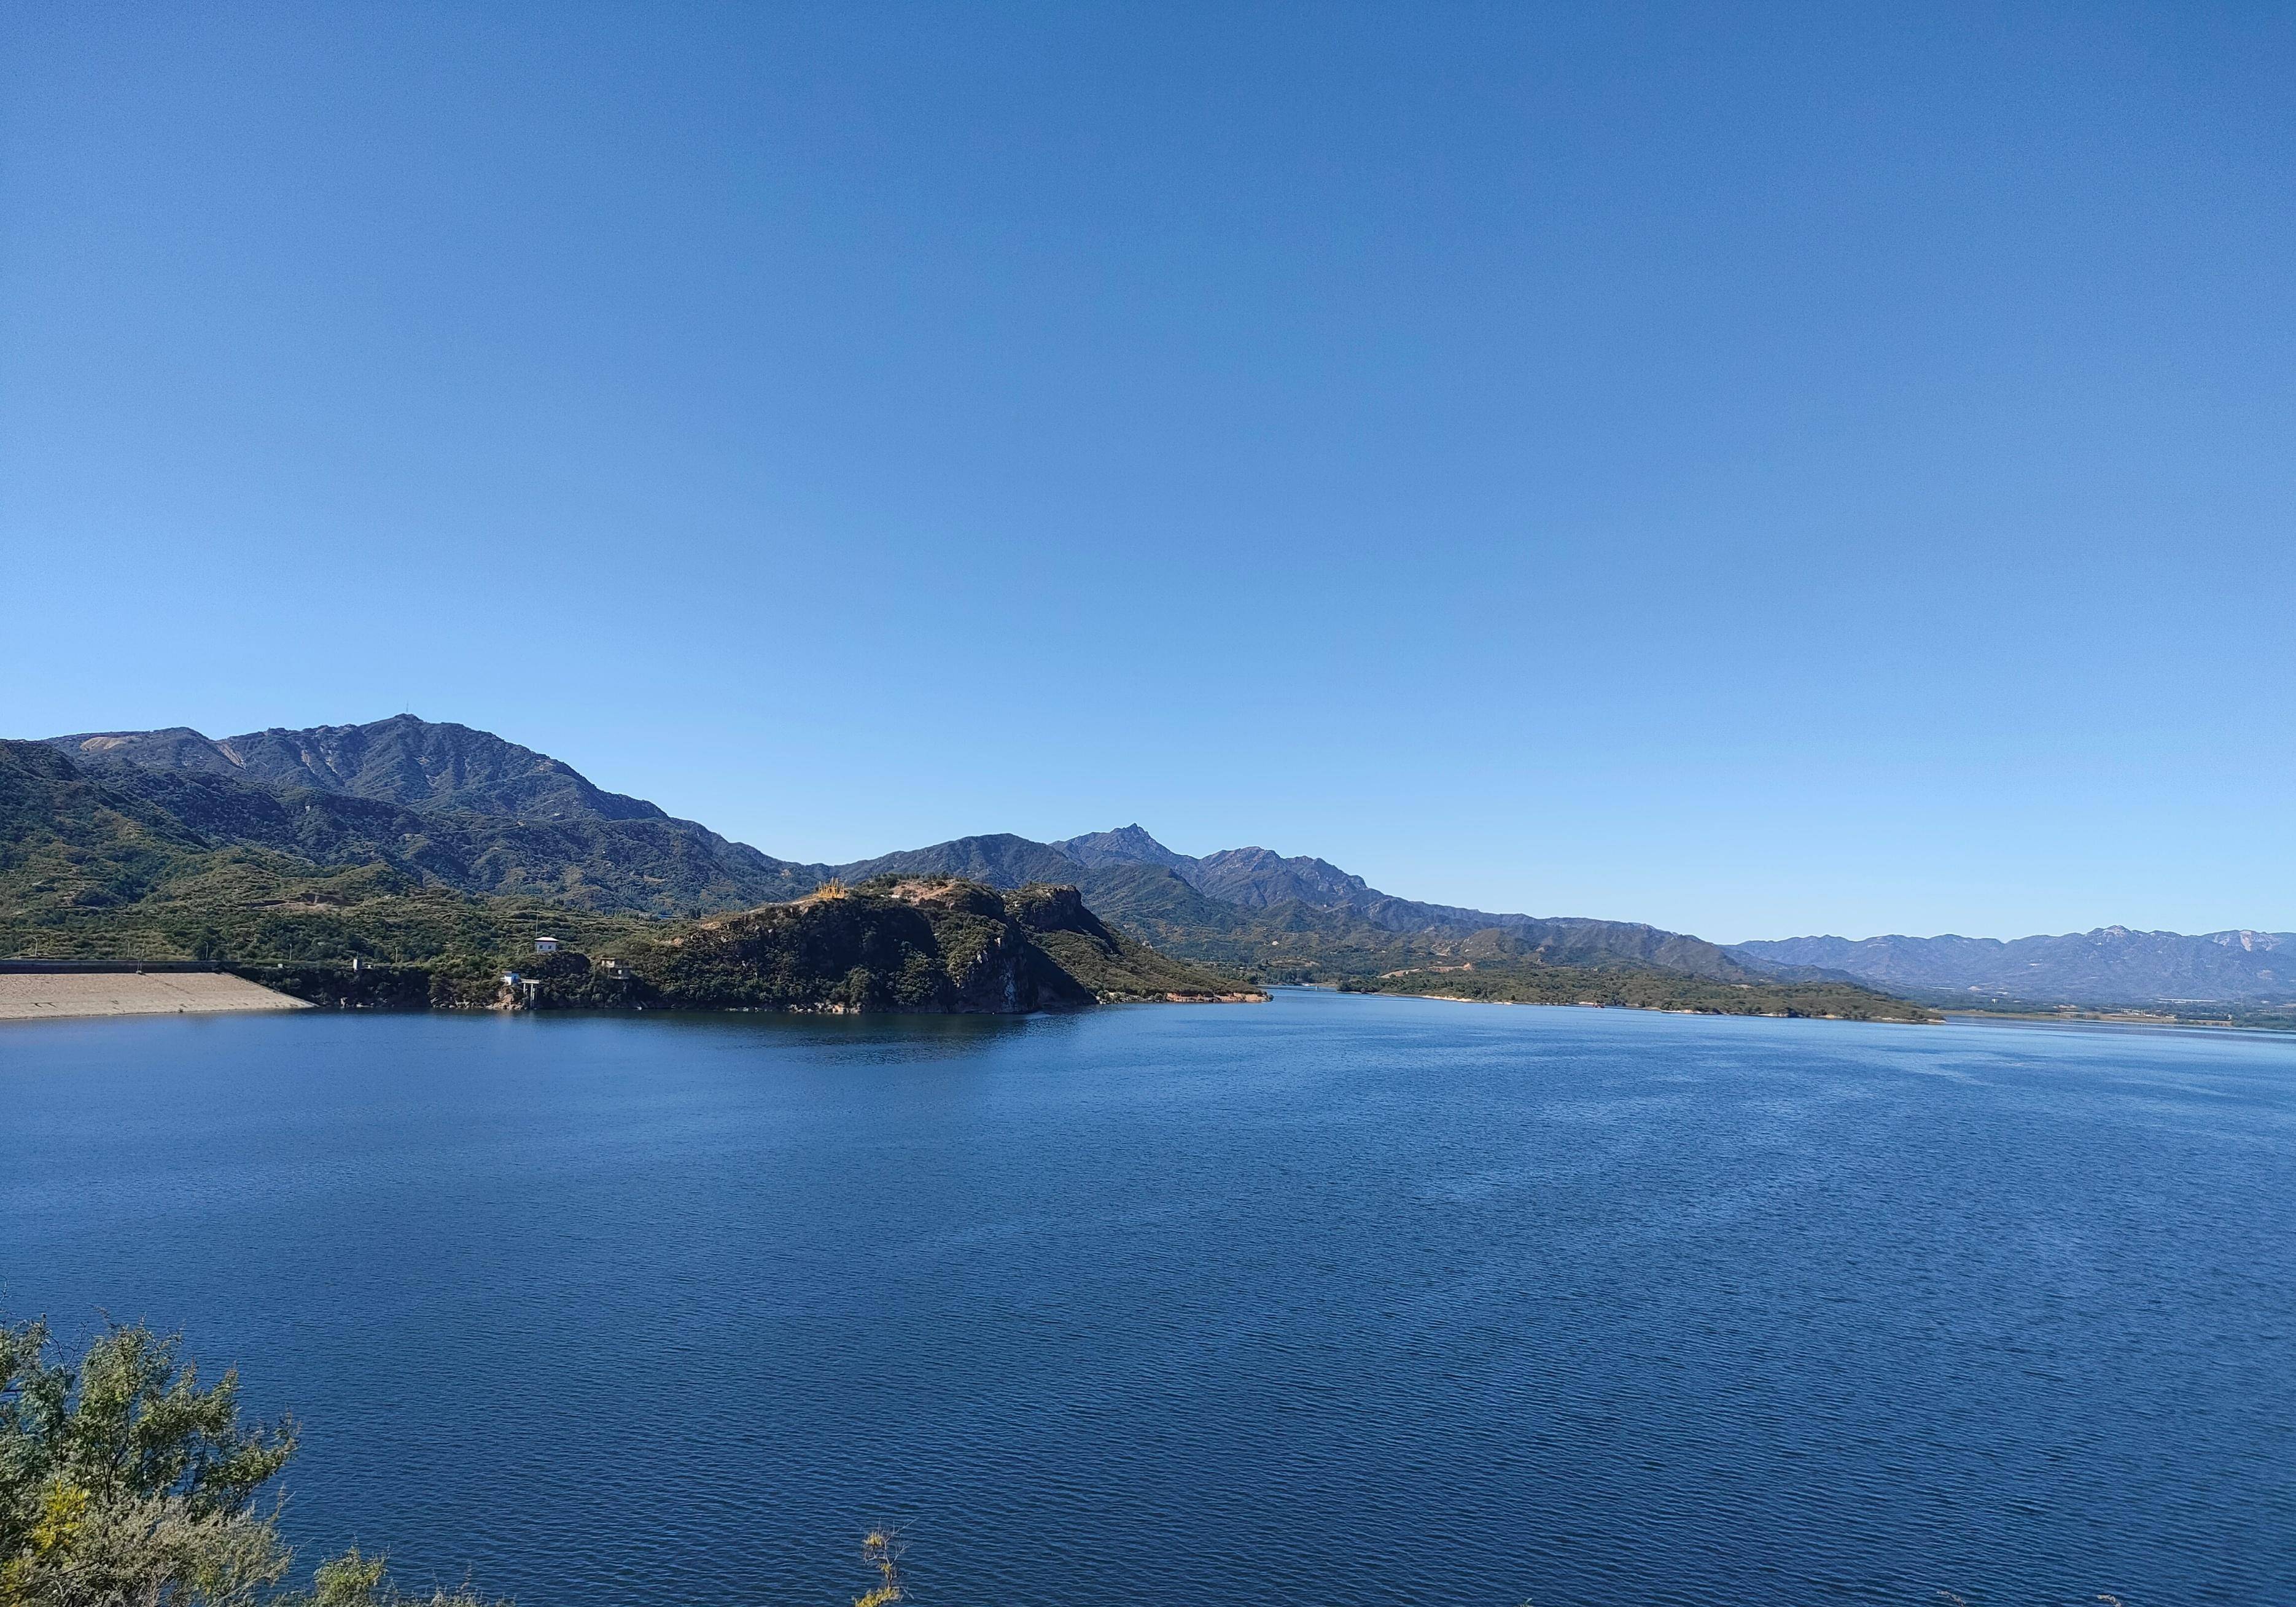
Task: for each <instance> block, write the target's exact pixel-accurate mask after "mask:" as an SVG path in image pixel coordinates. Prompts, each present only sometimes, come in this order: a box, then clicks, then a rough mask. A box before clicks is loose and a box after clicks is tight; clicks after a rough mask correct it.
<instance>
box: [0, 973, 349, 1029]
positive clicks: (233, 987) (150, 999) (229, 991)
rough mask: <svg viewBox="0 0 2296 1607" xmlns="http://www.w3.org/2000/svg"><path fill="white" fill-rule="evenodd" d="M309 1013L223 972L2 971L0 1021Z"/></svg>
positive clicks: (300, 1004) (299, 1002)
mask: <svg viewBox="0 0 2296 1607" xmlns="http://www.w3.org/2000/svg"><path fill="white" fill-rule="evenodd" d="M310 1008H311V1006H310V1005H308V1004H305V1003H304V1002H303V1001H302V1000H300V999H291V998H289V997H288V996H286V995H285V994H283V993H275V992H273V991H272V990H271V989H270V988H264V987H260V986H258V984H256V983H253V982H250V981H248V980H246V979H245V978H243V977H232V976H225V975H224V974H222V973H221V972H202V971H185V972H163V971H152V972H95V973H93V974H90V973H87V972H46V973H41V974H35V975H24V974H22V973H19V972H0V1021H52V1020H60V1019H61V1018H63V1017H66V1016H75V1015H217V1014H220V1013H224V1012H225V1011H234V1010H308V1009H310Z"/></svg>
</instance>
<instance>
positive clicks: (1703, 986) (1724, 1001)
mask: <svg viewBox="0 0 2296 1607" xmlns="http://www.w3.org/2000/svg"><path fill="white" fill-rule="evenodd" d="M1340 986H1341V989H1342V990H1343V991H1347V992H1355V993H1399V994H1410V995H1415V996H1421V997H1426V998H1446V999H1472V1000H1477V1001H1480V1002H1482V1003H1487V1004H1605V1005H1624V1006H1627V1007H1628V1008H1630V1009H1636V1010H1679V1011H1687V1012H1690V1013H1693V1014H1698V1015H1783V1016H1822V1017H1825V1018H1827V1019H1829V1020H1839V1021H1935V1020H1937V1019H1938V1018H1937V1016H1936V1014H1935V1013H1933V1012H1931V1011H1929V1010H1925V1009H1923V1007H1922V1006H1921V1005H1919V1004H1907V1002H1906V1001H1905V1000H1903V999H1893V998H1891V997H1890V996H1888V995H1886V994H1880V993H1875V992H1874V991H1873V990H1872V989H1871V988H1858V987H1856V986H1853V985H1852V984H1850V983H1847V982H1723V981H1715V980H1709V979H1707V978H1704V977H1685V976H1684V975H1682V974H1681V973H1680V972H1666V971H1657V970H1652V969H1636V968H1631V967H1626V966H1601V967H1598V966H1587V965H1541V964H1536V963H1513V964H1499V965H1483V964H1476V965H1472V966H1457V967H1450V968H1446V969H1442V970H1429V971H1403V972H1390V973H1389V974H1387V975H1385V976H1379V977H1371V978H1361V979H1352V980H1349V981H1346V982H1342V983H1341V984H1340Z"/></svg>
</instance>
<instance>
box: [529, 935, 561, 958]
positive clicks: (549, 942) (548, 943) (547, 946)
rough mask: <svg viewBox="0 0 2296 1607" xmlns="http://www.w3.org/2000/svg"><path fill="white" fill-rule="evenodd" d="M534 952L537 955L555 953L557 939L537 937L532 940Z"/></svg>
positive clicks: (556, 950)
mask: <svg viewBox="0 0 2296 1607" xmlns="http://www.w3.org/2000/svg"><path fill="white" fill-rule="evenodd" d="M534 952H535V953H537V954H538V955H554V954H556V953H557V952H558V939H555V938H537V939H535V940H534Z"/></svg>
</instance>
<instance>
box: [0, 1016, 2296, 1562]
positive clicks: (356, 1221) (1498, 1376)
mask: <svg viewBox="0 0 2296 1607" xmlns="http://www.w3.org/2000/svg"><path fill="white" fill-rule="evenodd" d="M0 1111H4V1115H0V1313H4V1314H5V1315H6V1316H8V1317H9V1318H11V1319H12V1320H21V1319H23V1318H26V1317H29V1316H38V1315H45V1316H47V1317H49V1318H50V1320H51V1321H52V1322H53V1324H55V1325H56V1326H57V1327H58V1329H59V1330H60V1332H61V1333H62V1335H63V1336H64V1337H65V1338H67V1339H68V1340H70V1341H78V1340H81V1339H84V1338H85V1337H86V1334H87V1333H88V1332H89V1331H90V1330H91V1329H92V1328H93V1327H94V1325H95V1324H98V1323H100V1321H101V1320H102V1314H104V1313H109V1314H110V1315H111V1316H113V1317H116V1318H119V1319H122V1320H129V1319H136V1318H141V1319H143V1320H146V1321H148V1322H150V1323H151V1324H152V1325H154V1326H155V1327H160V1328H164V1329H179V1330H181V1331H182V1332H184V1335H185V1339H186V1347H187V1349H188V1350H189V1351H190V1353H191V1354H193V1355H194V1356H196V1357H200V1358H201V1360H202V1361H204V1362H206V1363H207V1364H209V1367H210V1368H211V1369H212V1368H214V1367H219V1366H221V1365H225V1364H230V1363H235V1364H237V1365H239V1366H240V1368H241V1369H242V1375H243V1378H244V1381H245V1393H246V1398H247V1401H248V1404H249V1406H250V1407H251V1408H252V1409H253V1410H254V1411H256V1412H258V1414H265V1415H269V1414H276V1413H279V1412H282V1411H292V1412H293V1413H294V1414H296V1416H297V1417H298V1418H299V1421H300V1422H301V1423H302V1425H303V1444H302V1449H301V1451H300V1452H299V1454H298V1455H297V1456H296V1458H295V1460H294V1462H293V1463H291V1464H290V1466H289V1468H288V1471H287V1473H286V1475H285V1476H284V1479H283V1484H284V1486H285V1488H286V1489H287V1491H288V1494H289V1500H288V1505H287V1507H286V1517H285V1527H286V1529H287V1531H288V1532H289V1535H290V1537H291V1538H292V1539H293V1540H294V1541H295V1542H296V1543H297V1545H298V1546H299V1553H300V1556H301V1560H302V1563H303V1565H304V1566H305V1567H307V1565H308V1564H309V1563H310V1562H314V1561H316V1559H317V1558H318V1557H319V1556H321V1555H323V1554H326V1553H329V1552H332V1551H337V1550H340V1549H341V1548H342V1547H343V1546H348V1545H349V1544H351V1543H353V1542H357V1544H359V1545H360V1546H363V1547H365V1548H367V1549H369V1550H375V1549H381V1550H386V1551H388V1552H389V1554H390V1557H391V1559H392V1566H393V1571H394V1572H395V1573H396V1574H397V1576H398V1578H399V1580H400V1582H401V1584H402V1585H405V1586H407V1587H416V1586H426V1587H427V1586H428V1585H430V1584H431V1583H433V1582H438V1583H444V1584H453V1583H455V1582H458V1581H460V1580H462V1579H463V1578H464V1577H466V1576H467V1577H469V1578H471V1579H472V1580H473V1581H474V1582H475V1583H476V1584H477V1585H478V1586H479V1587H480V1588H482V1589H483V1590H485V1591H486V1592H488V1594H489V1595H505V1596H514V1597H516V1598H517V1599H518V1601H519V1602H521V1603H525V1604H526V1607H576V1604H577V1603H581V1604H585V1607H586V1604H590V1603H662V1604H665V1607H666V1604H668V1603H757V1604H758V1607H765V1604H767V1603H776V1604H779V1603H787V1604H791V1607H795V1604H799V1603H819V1604H822V1607H831V1604H833V1603H842V1602H844V1601H845V1600H847V1599H848V1598H849V1597H850V1596H852V1595H855V1594H857V1592H858V1591H859V1590H861V1589H862V1588H864V1587H865V1586H866V1584H867V1583H868V1580H867V1578H865V1575H864V1574H863V1573H862V1571H861V1570H860V1568H859V1566H858V1553H857V1540H858V1537H859V1535H860V1534H861V1532H862V1531H863V1530H864V1529H865V1528H867V1527H868V1526H870V1525H873V1524H875V1523H880V1522H888V1521H890V1522H893V1523H897V1524H899V1525H901V1526H902V1527H903V1528H904V1529H905V1530H906V1534H907V1536H908V1537H909V1542H910V1552H909V1560H908V1561H909V1574H910V1583H911V1586H912V1589H913V1595H914V1599H915V1600H916V1601H918V1602H920V1603H926V1604H927V1607H931V1604H933V1603H945V1604H948V1607H955V1604H957V1603H972V1604H978V1607H989V1604H991V1603H994V1604H995V1607H1052V1604H1054V1603H1062V1604H1073V1603H1115V1602H1123V1603H1128V1604H1132V1607H1204V1604H1207V1603H1261V1602H1267V1601H1272V1600H1294V1601H1300V1602H1313V1603H1342V1604H1351V1603H1491V1604H1492V1607H1514V1604H1515V1603H1522V1602H1524V1601H1526V1600H1528V1601H1529V1602H1532V1603H1537V1604H1538V1607H1610V1604H1614V1603H1684V1604H1685V1607H1686V1604H1688V1603H1700V1604H1701V1607H1705V1604H1709V1603H1757V1602H1759V1603H1938V1602H1939V1601H1941V1600H1942V1599H1943V1598H1941V1597H1940V1596H1939V1595H1938V1594H1937V1593H1938V1592H1939V1591H1940V1590H1952V1591H1955V1592H1957V1593H1959V1594H1960V1595H1963V1596H1964V1597H1966V1598H1967V1599H1968V1601H1969V1602H1970V1603H1972V1607H1983V1604H1986V1603H2018V1604H2021V1607H2023V1604H2030V1603H2079V1602H2088V1601H2092V1600H2094V1599H2095V1596H2096V1595H2098V1594H2099V1593H2100V1592H2111V1593H2113V1594H2115V1595H2120V1596H2123V1597H2125V1598H2126V1599H2127V1601H2128V1603H2130V1607H2145V1604H2147V1603H2162V1604H2166V1603H2177V1604H2178V1607H2192V1604H2194V1603H2240V1604H2242V1607H2271V1604H2276V1603H2288V1602H2291V1601H2296V1043H2292V1042H2290V1041H2289V1040H2287V1039H2284V1038H2277V1037H2267V1036H2261V1035H2255V1036H2246V1035H2235V1034H2230V1033H2206V1032H2177V1031H2157V1030H2153V1031H2148V1030H2128V1029H2103V1028H2087V1029H2082V1028H2065V1027H2055V1026H2038V1025H2036V1026H2004V1025H1972V1024H1961V1023H1955V1024H1949V1025H1947V1026H1943V1027H1930V1028H1915V1027H1897V1026H1881V1025H1863V1024H1857V1023H1849V1022H1829V1021H1765V1020H1755V1019H1720V1018H1693V1017H1679V1016H1669V1015H1659V1014H1645V1013H1632V1012H1625V1011H1595V1010H1570V1009H1533V1008H1508V1007H1505V1006H1492V1005H1466V1004H1444V1003H1438V1002H1432V1001H1422V1000H1409V999H1388V998H1376V997H1358V996H1333V995H1327V994H1317V993H1304V992H1292V991H1286V992H1280V993H1279V994H1278V995H1277V996H1276V998H1275V1002H1274V1003H1272V1004H1267V1005H1257V1006H1246V1005H1234V1006H1156V1005H1149V1006H1130V1007H1122V1008H1105V1009H1101V1010H1096V1011H1092V1012H1087V1013H1080V1014H1075V1015H1064V1016H1048V1017H1034V1018H1029V1019H1026V1020H1004V1019H992V1018H908V1019H898V1018H857V1019H856V1018H846V1019H804V1018H779V1017H771V1016H761V1015H728V1016H709V1017H700V1016H690V1017H673V1016H655V1015H646V1016H631V1017H594V1016H592V1017H578V1016H551V1015H547V1014H541V1015H527V1016H518V1017H507V1018H505V1017H495V1016H461V1015H410V1016H381V1015H376V1016H350V1015H343V1014H340V1013H324V1012H318V1011H311V1012H300V1013H291V1014H276V1015H259V1016H217V1017H183V1018H168V1019H152V1020H108V1021H58V1022H22V1023H0Z"/></svg>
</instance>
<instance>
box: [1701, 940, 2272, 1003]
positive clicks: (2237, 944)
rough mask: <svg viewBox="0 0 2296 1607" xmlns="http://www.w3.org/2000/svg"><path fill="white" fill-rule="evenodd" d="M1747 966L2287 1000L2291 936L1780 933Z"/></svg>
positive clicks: (1980, 994) (1987, 993)
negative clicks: (1796, 935)
mask: <svg viewBox="0 0 2296 1607" xmlns="http://www.w3.org/2000/svg"><path fill="white" fill-rule="evenodd" d="M1730 952H1731V953H1732V954H1734V955H1739V956H1741V957H1743V958H1744V959H1747V960H1749V961H1751V962H1752V963H1756V964H1766V965H1767V964H1784V965H1802V966H1821V967H1823V968H1825V969H1826V970H1828V971H1833V972H1841V973H1843V974H1846V975H1849V976H1853V977H1857V978H1859V979H1860V980H1865V981H1867V982H1870V983H1873V984H1874V985H1876V986H1879V987H1884V988H1898V989H1901V990H1902V989H1911V990H1915V991H1916V992H1918V993H1920V994H1921V995H1922V996H1925V997H1932V998H1934V997H1939V996H1946V995H1962V996H1970V997H1972V998H1979V999H2000V1000H2009V1001H2024V1002H2033V1003H2050V1004H2054V1003H2058V1002H2063V1003H2068V1004H2098V1005H2103V1004H2155V1003H2182V1004H2196V1003H2216V1002H2223V1003H2226V1004H2252V1003H2264V1002H2280V1001H2286V1000H2296V934H2292V933H2289V932H2262V931H2220V932H2206V933H2202V934H2201V935H2199V936H2192V937H2188V936H2185V935H2183V934H2180V933H2177V932H2165V931H2130V930H2129V929H2128V928H2127V927H2125V926H2105V927H2100V928H2098V929H2097V930H2096V931H2087V932H2071V933H2067V934H2065V935H2064V936H2062V937H2034V938H2017V939H2010V940H2007V941H2004V940H2003V939H1998V938H1960V937H1939V938H1907V937H1886V938H1866V939H1857V940H1853V939H1848V938H1783V939H1775V940H1773V941H1765V942H1755V943H1741V944H1738V945H1736V946H1735V947H1733V948H1732V949H1731V951H1730Z"/></svg>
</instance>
